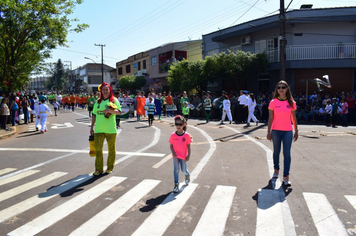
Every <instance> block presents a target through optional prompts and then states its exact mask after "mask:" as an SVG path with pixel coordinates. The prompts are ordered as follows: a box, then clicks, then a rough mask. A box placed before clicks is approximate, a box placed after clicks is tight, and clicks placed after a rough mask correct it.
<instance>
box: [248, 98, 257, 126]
mask: <svg viewBox="0 0 356 236" xmlns="http://www.w3.org/2000/svg"><path fill="white" fill-rule="evenodd" d="M247 106H248V118H247V126H250V121H251V119H252V120H253V121H254V122H256V125H258V120H257V119H256V117H255V115H254V114H253V113H254V112H255V107H256V99H255V95H254V94H253V93H250V97H249V99H248V101H247Z"/></svg>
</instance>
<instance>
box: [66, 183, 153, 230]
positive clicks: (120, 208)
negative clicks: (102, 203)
mask: <svg viewBox="0 0 356 236" xmlns="http://www.w3.org/2000/svg"><path fill="white" fill-rule="evenodd" d="M159 182H160V181H158V180H143V181H142V182H141V183H140V184H138V185H136V186H135V187H134V188H132V189H131V190H130V191H129V192H127V193H126V194H125V195H124V196H122V197H121V198H119V199H118V200H116V201H115V202H113V203H112V204H110V205H109V206H108V207H106V208H105V209H104V210H102V211H101V212H99V213H98V214H96V215H95V216H94V217H92V218H91V219H90V220H88V221H87V222H86V223H84V224H83V225H82V226H80V227H79V228H78V229H76V230H75V231H73V232H72V233H71V234H70V235H72V236H74V235H78V236H82V235H86V236H90V235H93V236H94V235H99V234H100V233H101V232H103V231H104V230H105V229H106V228H107V227H108V226H110V225H111V224H112V223H114V222H115V220H117V219H118V218H119V217H120V216H122V215H123V214H124V213H125V212H127V211H128V210H129V209H130V208H131V207H132V206H133V205H134V204H135V203H137V202H138V201H139V200H140V199H141V198H142V197H143V196H145V195H146V194H147V193H148V192H149V191H151V190H152V189H153V188H154V187H156V186H157V184H159ZM103 219H105V220H103Z"/></svg>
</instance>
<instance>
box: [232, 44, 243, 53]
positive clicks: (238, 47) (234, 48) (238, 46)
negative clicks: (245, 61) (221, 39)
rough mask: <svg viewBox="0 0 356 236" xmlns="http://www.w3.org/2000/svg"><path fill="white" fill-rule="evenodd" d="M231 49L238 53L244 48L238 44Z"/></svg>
mask: <svg viewBox="0 0 356 236" xmlns="http://www.w3.org/2000/svg"><path fill="white" fill-rule="evenodd" d="M230 50H231V52H233V53H236V52H237V51H241V50H242V48H241V45H237V46H233V47H230Z"/></svg>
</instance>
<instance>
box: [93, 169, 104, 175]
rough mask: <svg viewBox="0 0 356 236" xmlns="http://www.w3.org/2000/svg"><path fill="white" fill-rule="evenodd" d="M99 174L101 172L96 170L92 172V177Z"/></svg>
mask: <svg viewBox="0 0 356 236" xmlns="http://www.w3.org/2000/svg"><path fill="white" fill-rule="evenodd" d="M101 173H103V172H102V171H98V170H96V171H94V173H93V175H100V174H101Z"/></svg>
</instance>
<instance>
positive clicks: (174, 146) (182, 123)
mask: <svg viewBox="0 0 356 236" xmlns="http://www.w3.org/2000/svg"><path fill="white" fill-rule="evenodd" d="M174 123H175V126H176V129H177V130H176V131H175V132H174V133H172V134H171V137H170V138H169V143H170V148H171V152H172V156H173V164H174V172H173V173H174V189H173V192H174V193H178V192H179V166H180V168H181V170H182V172H184V173H185V184H188V183H189V181H190V175H189V171H188V168H187V161H189V158H190V144H191V142H192V139H191V137H190V134H188V133H187V132H186V130H187V121H186V120H185V118H184V117H183V116H179V115H178V116H175V117H174Z"/></svg>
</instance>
